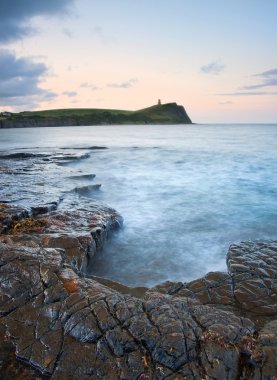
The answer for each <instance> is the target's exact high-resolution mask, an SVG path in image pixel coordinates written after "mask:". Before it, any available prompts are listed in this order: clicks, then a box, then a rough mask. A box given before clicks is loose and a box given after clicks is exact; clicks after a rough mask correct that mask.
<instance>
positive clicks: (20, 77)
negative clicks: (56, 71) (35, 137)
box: [0, 49, 56, 106]
mask: <svg viewBox="0 0 277 380" xmlns="http://www.w3.org/2000/svg"><path fill="white" fill-rule="evenodd" d="M47 73H48V69H47V67H46V66H45V65H44V64H43V63H35V62H33V61H32V60H31V59H30V58H17V57H16V56H15V55H14V53H13V52H11V51H9V50H4V49H2V50H0V104H1V105H2V106H3V105H10V106H12V105H14V106H18V105H21V106H23V105H30V104H32V105H34V104H36V105H37V104H38V103H39V102H41V101H46V100H47V101H51V100H53V99H54V98H55V96H56V94H55V93H53V92H52V91H49V90H45V89H42V88H41V87H39V84H40V82H41V80H42V79H43V77H45V76H46V75H47Z"/></svg>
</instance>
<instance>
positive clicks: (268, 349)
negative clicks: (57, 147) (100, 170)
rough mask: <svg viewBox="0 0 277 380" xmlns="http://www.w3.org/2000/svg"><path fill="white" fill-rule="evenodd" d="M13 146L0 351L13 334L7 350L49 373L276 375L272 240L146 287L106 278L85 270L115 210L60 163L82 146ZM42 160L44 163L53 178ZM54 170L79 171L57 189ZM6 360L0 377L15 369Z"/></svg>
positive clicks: (2, 254)
mask: <svg viewBox="0 0 277 380" xmlns="http://www.w3.org/2000/svg"><path fill="white" fill-rule="evenodd" d="M19 153H20V152H19ZM19 153H14V155H13V157H11V156H8V157H4V155H2V158H1V157H0V164H1V166H0V171H1V174H2V175H3V176H4V177H3V178H4V181H3V184H4V185H3V186H2V187H1V188H0V196H1V197H2V199H5V200H6V201H7V202H6V203H0V346H1V347H2V349H1V350H0V353H1V357H5V356H6V355H5V352H6V351H5V350H7V352H10V350H11V348H10V347H11V346H10V344H11V342H12V343H13V344H14V346H15V350H16V356H17V358H19V359H21V360H23V361H25V362H26V363H29V364H31V365H32V366H33V367H34V368H36V369H37V370H39V371H40V373H41V374H42V375H41V376H50V377H51V378H53V379H107V380H109V379H126V380H129V379H139V380H146V379H172V380H173V379H174V380H177V379H178V380H181V379H199V380H200V379H205V380H207V379H215V380H224V379H228V380H233V379H245V380H246V379H247V380H248V379H255V380H256V379H264V380H268V379H272V380H273V379H274V378H276V377H277V363H276V358H277V318H276V311H277V310H276V304H277V296H276V289H277V284H276V282H277V260H276V258H277V257H276V256H277V242H244V243H241V244H237V245H232V246H231V247H230V250H229V252H228V255H227V266H228V272H227V273H222V272H212V273H208V274H207V275H206V276H204V277H203V278H200V279H198V280H195V281H192V282H190V283H182V282H178V283H173V282H167V283H164V284H161V285H159V286H156V287H155V288H153V289H150V290H148V291H147V292H146V293H145V295H144V296H143V295H142V294H143V293H144V291H145V289H144V290H143V292H140V291H138V292H137V293H136V292H134V291H131V290H130V292H128V289H127V287H124V286H121V285H119V286H116V284H115V283H112V284H111V285H112V286H109V281H104V282H103V281H100V280H97V279H93V278H92V277H88V276H85V275H84V270H85V268H86V266H87V263H88V260H90V259H91V257H93V255H94V254H95V253H96V252H97V251H98V250H100V249H101V247H102V245H103V244H104V242H105V240H106V239H107V237H108V235H109V233H110V232H111V231H112V230H113V229H115V228H117V227H118V226H119V225H120V224H121V223H122V218H121V217H120V215H119V214H118V213H117V212H116V211H115V210H113V209H111V208H109V207H107V206H104V205H99V204H95V203H93V202H91V199H90V200H89V199H87V198H86V196H85V195H86V192H87V191H91V190H94V187H95V186H94V185H91V184H90V181H91V180H93V179H94V174H92V173H78V172H76V171H74V170H72V168H70V166H68V163H69V162H72V161H73V160H75V159H83V158H85V157H86V154H88V153H84V154H82V155H77V156H76V155H75V154H74V153H68V154H67V153H66V155H65V154H64V153H55V154H52V153H51V154H48V153H47V154H39V155H37V154H33V153H32V154H29V153H27V152H26V154H25V153H24V152H23V153H24V154H23V155H22V154H21V153H20V155H18V154H19ZM19 159H20V160H23V161H24V163H25V164H22V162H18V160H19ZM11 161H13V164H12V165H11V164H10V162H11ZM40 168H43V169H45V170H50V171H51V173H52V172H53V173H54V176H53V178H54V179H53V182H51V184H47V183H45V182H43V177H41V178H40V176H39V171H40ZM61 170H62V171H63V178H65V177H64V176H65V175H66V176H68V177H70V179H71V180H73V181H76V182H77V183H76V187H75V190H74V191H71V190H72V189H70V188H68V191H66V192H64V187H61V189H62V194H60V195H58V191H57V188H58V189H59V187H58V186H59V185H58V183H59V182H58V179H59V175H60V173H61ZM26 175H28V176H29V177H30V179H31V180H30V181H29V182H28V183H23V184H22V186H21V187H20V189H19V190H18V189H13V184H14V183H16V178H18V180H19V181H20V178H21V177H22V179H24V178H25V176H26ZM79 177H81V181H89V183H87V182H84V183H83V182H81V185H80V184H79V182H78V181H79V180H80V178H79ZM55 180H57V188H54V187H55ZM70 186H72V183H71V182H70ZM80 186H81V187H80ZM42 188H43V190H44V191H45V190H47V196H46V197H45V196H44V191H41V189H42ZM84 193H85V194H84ZM57 195H58V196H57ZM14 197H16V199H18V200H19V203H18V204H17V205H15V203H14V200H15V199H14ZM56 198H57V199H56ZM30 200H32V202H30ZM101 282H102V283H101ZM103 283H104V284H106V286H105V285H104V284H103ZM110 283H111V282H110ZM123 293H124V294H123ZM128 293H129V294H128ZM134 294H138V295H140V298H138V297H137V296H134ZM2 336H3V337H4V338H3V339H2V338H1V337H2ZM7 342H8V343H7ZM5 347H7V348H5ZM3 353H4V354H3ZM10 360H12V359H11V358H8V359H7V360H6V359H5V360H4V362H5V363H6V364H5V363H4V364H3V363H0V374H1V376H0V377H1V378H5V376H6V378H7V376H10V377H11V376H12V377H13V378H15V379H16V380H18V379H19V377H16V376H15V372H14V371H11V370H10V369H8V368H7V366H8V364H7V363H9V361H10ZM1 366H2V367H1ZM1 369H2V373H1ZM26 371H27V373H28V374H27V375H26V376H28V377H29V379H33V378H36V376H37V375H36V374H35V372H34V371H33V370H29V372H28V370H27V369H26ZM23 372H24V373H25V374H26V372H25V369H24V370H23ZM28 377H26V378H28Z"/></svg>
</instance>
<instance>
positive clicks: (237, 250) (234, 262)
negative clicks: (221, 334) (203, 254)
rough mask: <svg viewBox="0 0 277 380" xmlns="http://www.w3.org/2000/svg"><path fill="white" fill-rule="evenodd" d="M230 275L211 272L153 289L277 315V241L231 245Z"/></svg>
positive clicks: (243, 311)
mask: <svg viewBox="0 0 277 380" xmlns="http://www.w3.org/2000/svg"><path fill="white" fill-rule="evenodd" d="M227 267H228V273H222V272H210V273H208V274H206V276H204V277H203V278H200V279H197V280H195V281H191V282H189V283H180V282H179V283H174V282H168V283H164V284H161V285H158V286H156V287H155V288H153V291H159V292H162V293H164V294H171V295H174V296H175V297H191V298H193V299H196V300H198V301H200V302H201V303H202V304H205V305H213V306H215V307H220V308H221V309H222V308H224V309H226V310H233V311H238V310H239V312H240V313H244V314H248V313H252V314H256V315H257V317H256V318H258V316H259V315H261V316H276V315H277V292H276V286H277V278H276V277H277V242H269V243H264V242H243V243H240V244H233V245H231V246H230V249H229V252H228V254H227Z"/></svg>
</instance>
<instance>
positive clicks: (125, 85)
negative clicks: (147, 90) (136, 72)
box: [107, 78, 138, 88]
mask: <svg viewBox="0 0 277 380" xmlns="http://www.w3.org/2000/svg"><path fill="white" fill-rule="evenodd" d="M137 82H138V80H137V78H132V79H129V80H127V81H125V82H120V83H108V84H107V87H111V88H130V87H133V86H134V85H135V84H136V83H137Z"/></svg>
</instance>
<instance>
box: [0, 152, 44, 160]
mask: <svg viewBox="0 0 277 380" xmlns="http://www.w3.org/2000/svg"><path fill="white" fill-rule="evenodd" d="M35 157H48V155H47V154H40V153H30V152H17V153H7V154H0V159H4V158H5V159H27V158H35Z"/></svg>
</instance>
